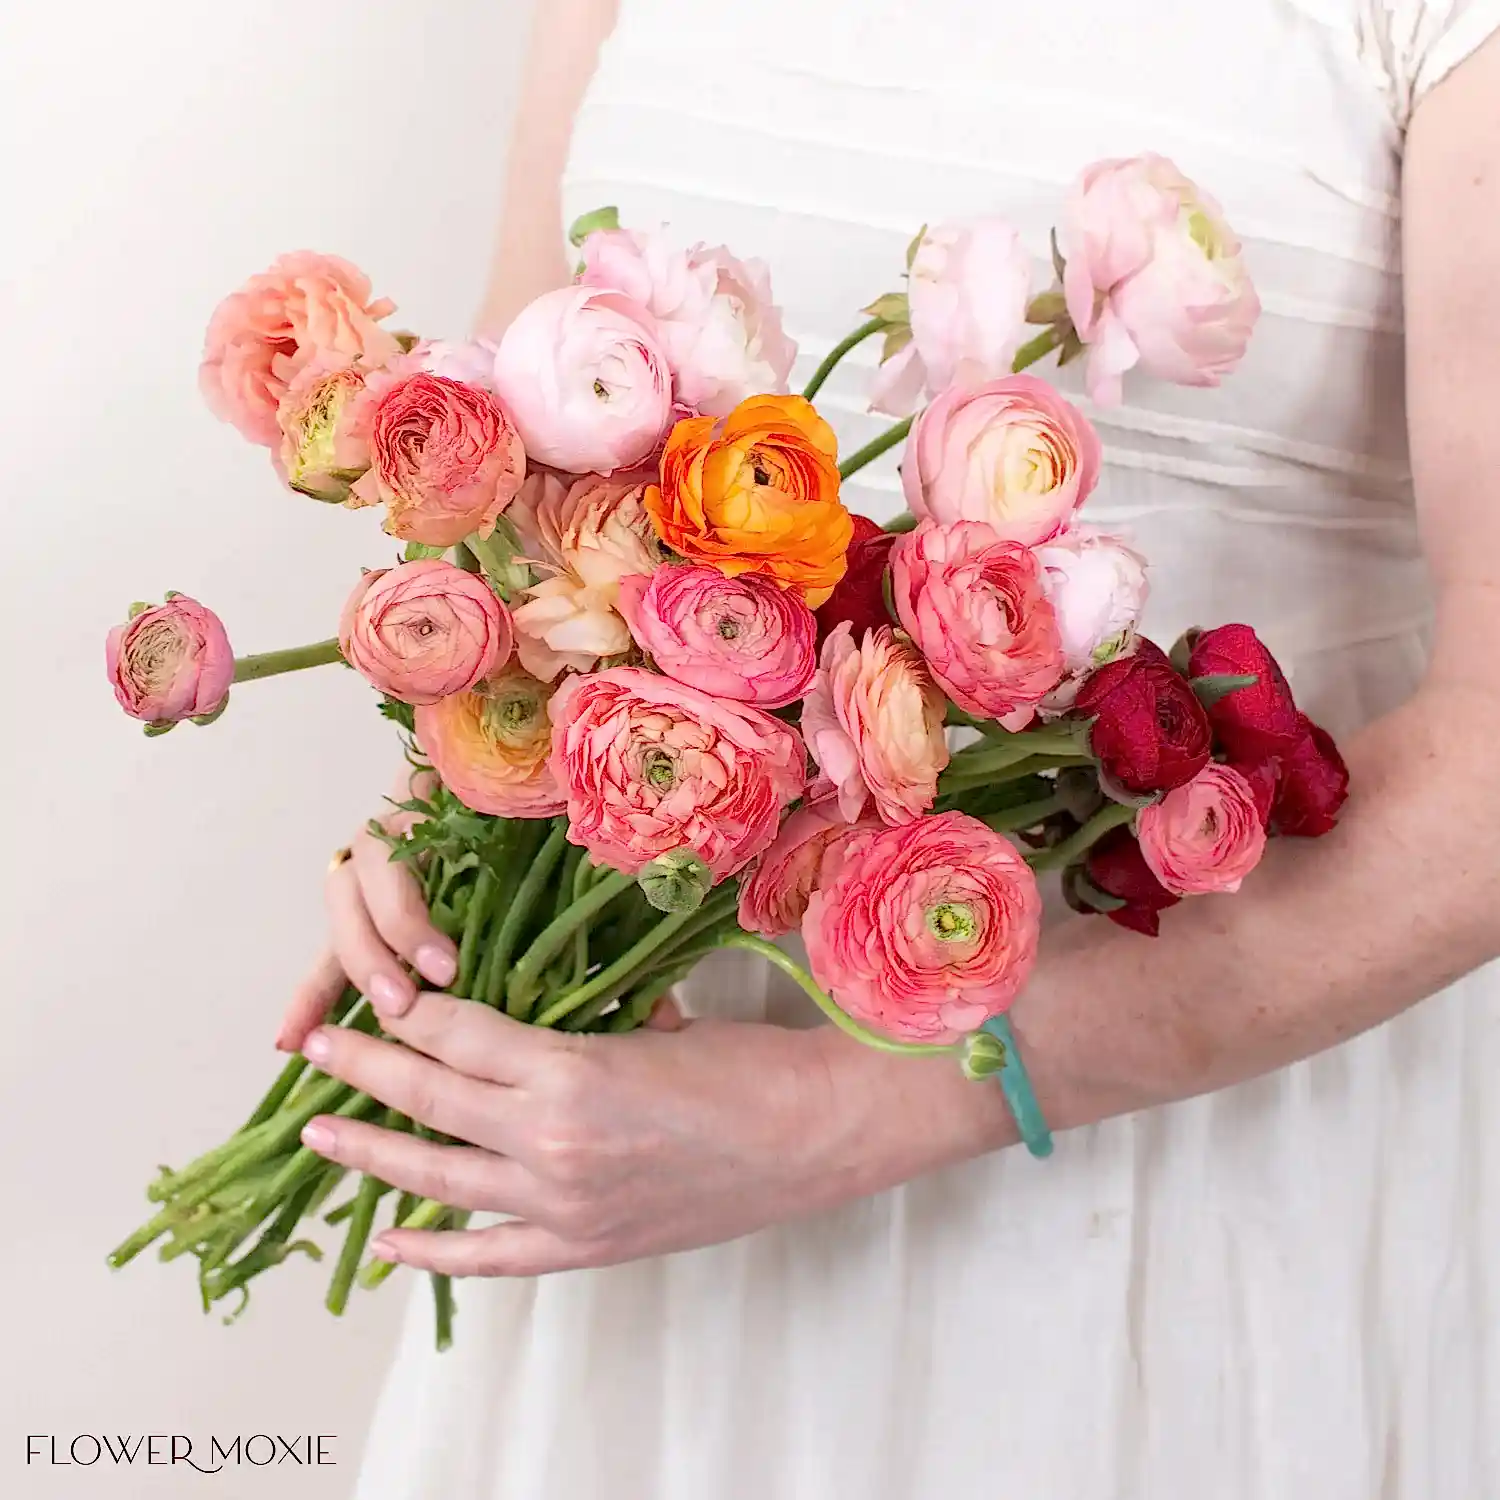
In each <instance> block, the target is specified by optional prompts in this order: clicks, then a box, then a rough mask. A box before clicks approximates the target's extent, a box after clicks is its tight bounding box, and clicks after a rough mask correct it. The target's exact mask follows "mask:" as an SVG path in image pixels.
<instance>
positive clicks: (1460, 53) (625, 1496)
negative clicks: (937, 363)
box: [359, 0, 1500, 1500]
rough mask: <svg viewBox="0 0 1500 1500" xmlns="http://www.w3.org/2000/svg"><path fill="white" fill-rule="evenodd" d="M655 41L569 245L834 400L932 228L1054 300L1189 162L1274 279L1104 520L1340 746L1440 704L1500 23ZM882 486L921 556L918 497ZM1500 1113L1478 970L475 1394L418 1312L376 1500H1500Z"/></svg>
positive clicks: (468, 1294) (602, 83)
mask: <svg viewBox="0 0 1500 1500" xmlns="http://www.w3.org/2000/svg"><path fill="white" fill-rule="evenodd" d="M622 9H623V15H622V17H621V20H620V23H619V28H618V30H617V32H616V34H615V36H614V38H613V39H612V41H611V42H610V43H609V45H608V46H607V48H606V50H605V53H604V57H603V61H602V64H601V67H600V70H599V74H598V77H597V79H596V81H595V83H594V85H593V88H592V91H591V93H590V94H589V96H588V99H587V102H586V104H585V106H584V108H583V111H582V114H581V117H580V119H579V122H578V127H577V132H576V136H575V140H574V145H573V156H572V162H571V166H570V169H569V173H568V181H567V194H566V196H567V200H568V201H567V208H568V212H569V215H570V216H571V215H572V214H576V213H578V212H581V211H583V210H585V209H588V208H592V207H595V206H598V205H600V204H604V203H617V204H618V205H619V206H620V209H621V212H622V216H623V218H624V219H625V220H626V221H627V222H628V223H632V224H638V225H654V224H656V223H658V222H662V221H667V222H670V223H671V224H672V225H673V227H674V228H675V229H676V230H677V231H678V232H679V233H680V234H681V235H682V236H683V237H684V238H686V239H689V240H699V239H701V240H707V241H709V242H715V243H716V242H724V243H727V244H728V245H730V246H731V247H733V248H734V249H735V250H736V251H737V252H738V253H740V254H742V255H759V256H763V257H764V258H765V259H766V260H768V261H769V263H770V265H771V267H772V269H773V275H774V281H775V285H776V290H777V293H778V297H779V300H780V301H781V302H782V303H783V305H784V307H785V309H786V314H787V320H788V326H789V331H790V332H791V333H792V334H793V335H794V336H795V337H796V338H798V339H799V340H800V342H801V345H802V360H801V363H800V366H799V370H798V377H800V378H798V379H797V380H796V381H795V383H796V384H800V382H801V379H805V377H806V374H807V373H808V372H809V371H810V370H811V368H812V365H813V364H814V363H815V362H816V360H817V359H818V358H819V357H821V355H822V354H823V353H824V352H825V351H826V350H827V348H828V347H829V346H830V344H831V343H832V342H833V341H834V340H836V339H837V338H838V337H839V336H841V335H842V334H843V333H844V332H845V331H846V330H847V329H849V328H850V327H852V326H853V325H854V323H855V322H856V321H857V320H858V313H857V309H858V308H859V306H860V305H861V304H863V303H865V302H867V301H869V300H870V299H871V298H873V297H874V296H876V295H877V294H879V293H881V292H883V291H887V290H893V289H895V288H896V286H897V284H898V273H899V270H900V268H901V265H902V252H903V250H904V248H905V246H906V243H907V241H908V240H909V239H910V237H911V235H912V233H913V232H914V231H915V230H916V229H917V227H918V226H920V225H921V224H923V223H931V222H936V221H939V220H942V219H944V218H951V217H959V216H963V215H966V214H972V213H975V212H979V211H985V210H991V211H998V212H1000V213H1002V214H1004V215H1006V216H1007V217H1009V218H1010V219H1011V220H1012V221H1013V222H1014V223H1015V224H1016V225H1017V226H1018V227H1019V228H1020V230H1021V231H1022V233H1023V235H1024V236H1025V237H1026V238H1027V240H1028V241H1029V243H1030V244H1031V246H1032V247H1033V248H1034V250H1035V252H1036V255H1037V261H1038V279H1039V281H1040V279H1041V278H1042V276H1043V275H1044V257H1045V250H1046V236H1047V229H1048V227H1049V225H1050V224H1051V223H1052V222H1053V219H1054V217H1055V215H1056V212H1057V209H1058V205H1059V203H1060V201H1061V198H1062V195H1063V192H1064V190H1065V187H1066V185H1067V183H1068V182H1069V180H1070V179H1071V178H1072V177H1073V176H1074V175H1075V174H1076V173H1077V171H1078V170H1079V168H1081V167H1082V166H1083V165H1084V164H1085V163H1087V162H1089V161H1091V160H1094V159H1096V158H1099V157H1105V156H1123V155H1128V154H1131V153H1134V152H1138V151H1143V150H1155V151H1159V152H1162V153H1164V154H1166V155H1169V156H1171V157H1173V158H1174V159H1175V160H1176V161H1177V162H1178V163H1179V164H1180V165H1181V166H1182V167H1183V169H1184V170H1185V171H1186V172H1187V173H1188V174H1189V175H1190V176H1192V177H1194V178H1195V179H1197V180H1198V181H1199V182H1200V183H1202V184H1203V185H1204V186H1205V187H1207V188H1208V189H1209V190H1210V191H1211V192H1212V193H1213V194H1215V195H1216V196H1217V197H1218V198H1219V199H1220V200H1221V202H1222V203H1223V205H1224V207H1225V210H1226V213H1227V215H1228V217H1229V219H1230V222H1231V223H1232V224H1233V225H1234V226H1235V228H1236V229H1237V230H1238V231H1239V232H1240V233H1241V235H1242V236H1243V238H1244V239H1245V242H1246V245H1247V254H1248V256H1249V261H1250V265H1251V268H1252V271H1253V274H1254V277H1255V281H1256V283H1257V285H1258V287H1259V289H1260V293H1261V296H1262V300H1263V302H1264V306H1265V314H1264V317H1263V319H1262V322H1261V325H1260V328H1259V330H1258V332H1257V334H1256V337H1255V339H1254V342H1253V344H1252V347H1251V351H1250V353H1249V356H1248V358H1247V359H1246V361H1245V363H1244V365H1243V367H1242V368H1241V370H1240V371H1239V373H1238V374H1236V375H1235V376H1234V377H1232V378H1231V379H1230V380H1229V381H1228V382H1227V383H1226V384H1225V385H1224V387H1223V388H1222V389H1221V390H1219V391H1210V392H1203V391H1190V390H1181V389H1177V388H1174V387H1170V386H1162V385H1158V384H1155V383H1153V382H1150V381H1146V380H1142V379H1138V378H1128V379H1127V382H1126V399H1125V405H1124V406H1123V407H1121V408H1119V409H1116V410H1111V411H1092V413H1091V414H1092V415H1093V417H1094V419H1095V421H1096V422H1097V423H1098V424H1099V427H1100V431H1101V434H1102V436H1103V439H1104V442H1105V470H1104V478H1103V480H1102V482H1101V484H1100V487H1099V491H1098V494H1097V495H1096V497H1095V499H1094V500H1093V501H1092V502H1091V504H1090V508H1089V512H1088V513H1089V517H1090V519H1092V520H1094V521H1096V522H1103V523H1105V524H1118V525H1120V526H1124V527H1129V528H1130V529H1131V530H1133V532H1134V534H1135V536H1136V538H1137V539H1138V542H1139V544H1140V545H1141V546H1142V547H1143V548H1144V550H1145V551H1146V552H1147V554H1148V555H1149V557H1150V558H1151V560H1152V562H1153V564H1154V565H1155V574H1154V577H1155V585H1156V594H1155V598H1154V600H1153V604H1152V609H1151V614H1150V617H1149V619H1148V622H1147V623H1148V626H1149V627H1150V629H1151V631H1152V633H1153V634H1154V635H1155V636H1156V637H1157V638H1158V639H1162V640H1170V639H1172V638H1173V636H1174V635H1175V634H1176V632H1177V631H1178V630H1179V629H1180V628H1181V627H1183V626H1186V625H1188V624H1192V623H1197V622H1202V623H1209V622H1213V621H1216V620H1224V619H1239V618H1244V619H1247V620H1250V621H1252V622H1254V623H1255V624H1256V625H1258V626H1260V627H1262V629H1263V631H1264V634H1265V635H1266V636H1267V638H1268V639H1269V641H1270V642H1271V644H1272V646H1273V648H1274V649H1276V650H1277V651H1278V652H1279V654H1280V656H1281V659H1282V661H1283V662H1284V663H1286V665H1287V666H1288V667H1289V669H1290V671H1291V674H1292V678H1293V683H1294V686H1295V688H1296V690H1297V693H1298V696H1299V698H1300V699H1301V701H1302V702H1303V704H1304V705H1305V706H1306V707H1307V708H1308V710H1309V711H1310V712H1312V713H1313V715H1314V716H1315V717H1317V718H1319V719H1321V720H1323V721H1324V722H1326V723H1327V724H1328V725H1330V727H1332V728H1333V729H1334V730H1335V731H1338V732H1348V731H1349V730H1351V729H1353V728H1354V727H1356V726H1357V725H1359V724H1360V723H1361V722H1363V721H1365V720H1367V719H1369V718H1371V717H1372V716H1374V715H1377V714H1379V713H1381V712H1383V711H1385V710H1387V709H1389V708H1390V707H1392V706H1393V705H1394V704H1396V703H1397V702H1399V701H1400V700H1402V699H1403V698H1404V697H1405V696H1406V695H1407V694H1408V693H1409V692H1410V690H1411V689H1412V687H1413V685H1414V684H1415V682H1416V680H1417V677H1418V674H1419V672H1420V670H1421V666H1422V662H1423V659H1424V649H1425V632H1426V626H1427V621H1428V615H1429V595H1428V591H1427V587H1426V584H1425V581H1424V576H1423V569H1422V566H1421V561H1420V556H1419V549H1418V540H1417V533H1416V527H1415V520H1414V514H1413V507H1412V494H1411V482H1410V473H1409V468H1408V461H1407V449H1406V439H1405V432H1404V421H1403V393H1402V337H1401V276H1400V269H1399V264H1398V231H1399V183H1400V170H1401V150H1402V135H1403V127H1404V124H1405V122H1406V119H1407V118H1408V116H1409V113H1410V111H1411V109H1412V108H1413V106H1414V104H1415V102H1416V101H1417V100H1418V99H1419V98H1420V96H1421V95H1422V93H1423V92H1424V91H1425V90H1427V89H1428V88H1431V87H1432V86H1433V85H1435V84H1437V83H1438V82H1439V81H1440V80H1441V79H1442V78H1443V77H1444V76H1445V74H1447V73H1448V72H1449V71H1450V70H1451V69H1452V68H1453V67H1454V66H1455V65H1457V64H1458V63H1460V62H1461V61H1462V60H1463V59H1464V58H1465V57H1466V56H1467V55H1468V54H1469V53H1470V52H1471V51H1473V49H1474V48H1475V47H1477V46H1478V45H1479V44H1480V43H1481V42H1483V41H1484V40H1485V38H1486V37H1487V36H1488V35H1489V34H1490V33H1491V32H1492V31H1494V30H1496V29H1500V0H1428V3H1421V0H1383V3H1382V0H1196V3H1188V0H1109V3H1106V0H1045V3H1044V0H1005V3H1000V0H920V3H917V0H911V3H908V0H753V3H751V0H745V3H736V4H729V3H725V4H712V3H708V0H625V3H624V4H623V7H622ZM859 354H860V355H863V356H865V357H864V358H856V359H855V360H854V361H853V362H851V363H846V365H845V366H844V367H841V369H840V371H839V373H838V374H837V375H836V376H835V377H834V379H833V380H832V381H831V382H830V383H829V386H828V387H827V388H826V389H825V392H824V394H823V396H822V397H821V398H820V405H821V406H822V408H823V410H824V411H825V413H827V414H828V415H829V417H830V419H831V420H833V421H834V423H835V425H836V426H837V428H838V429H839V432H840V436H841V439H842V441H843V443H844V445H845V447H846V449H848V448H852V447H853V446H854V445H857V444H859V443H862V442H864V441H866V440H867V439H868V438H869V437H870V436H872V435H873V434H874V433H875V432H876V431H878V430H879V428H880V425H881V424H880V422H879V421H878V419H875V418H872V417H870V416H868V415H866V414H865V412H864V402H865V396H866V392H867V389H868V385H869V379H870V373H871V361H872V360H873V358H874V351H873V348H870V349H868V351H867V350H866V349H862V350H860V351H859ZM1064 383H1065V385H1067V387H1068V388H1069V389H1070V390H1072V389H1073V388H1074V387H1073V382H1072V381H1071V380H1066V381H1065V382H1064ZM850 492H851V500H852V503H853V504H854V505H855V506H856V507H857V508H860V509H864V510H866V511H868V512H869V513H871V514H873V515H875V516H877V517H880V516H884V515H888V514H890V513H891V512H892V511H893V510H894V509H895V507H896V506H897V504H898V500H899V489H898V485H897V482H896V478H895V470H894V466H893V465H892V466H891V467H889V468H884V469H881V470H876V471H869V472H867V473H866V474H862V475H861V476H860V479H859V482H858V483H857V484H852V485H851V486H850ZM1143 941H1144V939H1143ZM736 957H739V956H738V955H737V956H736ZM1204 998H1205V1002H1206V1003H1210V1002H1211V999H1212V997H1210V996H1206V997H1204ZM696 1001H697V1004H698V1006H699V1008H700V1009H710V1008H711V1009H716V1010H719V1011H730V1012H733V1013H735V1014H739V1015H741V1016H745V1015H758V1014H763V1013H767V1008H769V1013H770V1014H772V1015H774V1016H776V1017H777V1018H778V1019H781V1018H791V1019H794V1021H795V1020H797V1019H800V1018H797V1017H794V1015H793V1012H794V1010H795V1006H793V1005H792V1004H791V1002H789V1001H787V999H786V997H785V996H783V995H781V994H780V993H779V990H778V989H777V987H774V986H771V985H770V984H769V982H768V981H767V979H766V978H765V975H764V974H763V973H762V972H761V971H760V970H759V969H757V968H756V967H755V966H754V965H747V966H744V967H741V966H723V965H721V966H718V967H716V968H714V969H713V970H712V971H711V972H709V973H706V974H700V976H698V980H697V983H696ZM1497 1077H1500V976H1497V974H1496V972H1495V971H1494V970H1489V971H1482V972H1480V973H1478V974H1475V975H1473V976H1471V977H1470V978H1468V979H1466V980H1464V981H1463V982H1462V983H1460V984H1458V985H1455V986H1454V987H1453V988H1452V989H1451V990H1449V991H1447V992H1446V993H1444V994H1442V995H1439V996H1435V997H1434V998H1432V999H1430V1000H1428V1001H1427V1002H1426V1003H1425V1004H1423V1005H1421V1006H1419V1007H1417V1008H1416V1009H1415V1010H1414V1011H1412V1012H1409V1013H1408V1014H1407V1015H1405V1016H1404V1017H1402V1018H1401V1019H1399V1020H1397V1021H1395V1022H1394V1023H1392V1024H1390V1025H1387V1026H1385V1027H1382V1028H1381V1029H1379V1030H1378V1031H1376V1032H1374V1033H1371V1034H1369V1035H1367V1036H1365V1037H1362V1038H1361V1039H1359V1040H1357V1041H1355V1042H1352V1043H1350V1044H1348V1045H1346V1046H1344V1047H1341V1048H1339V1049H1337V1050H1335V1051H1332V1052H1329V1053H1326V1054H1324V1055H1323V1056H1320V1057H1316V1058H1314V1059H1312V1060H1311V1061H1309V1062H1305V1063H1302V1064H1300V1065H1298V1066H1296V1067H1293V1068H1290V1069H1288V1070H1286V1071H1284V1072H1281V1073H1278V1074H1276V1075H1274V1076H1272V1077H1268V1078H1265V1079H1262V1080H1260V1081H1258V1082H1255V1083H1251V1084H1249V1085H1246V1086H1244V1087H1241V1088H1236V1089H1232V1090H1229V1091H1227V1092H1224V1093H1220V1094H1217V1095H1214V1096H1212V1097H1209V1098H1203V1099H1198V1100H1195V1101H1192V1102H1189V1103H1186V1104H1180V1105H1176V1106H1173V1107H1170V1108H1165V1109H1157V1110H1152V1111H1149V1112H1146V1113H1142V1114H1140V1115H1137V1116H1134V1117H1132V1118H1128V1119H1121V1120H1115V1121H1111V1122H1109V1123H1106V1124H1103V1125H1100V1126H1097V1127H1094V1128H1090V1129H1085V1130H1077V1131H1074V1132H1072V1133H1070V1134H1068V1135H1066V1136H1064V1137H1062V1138H1060V1139H1059V1142H1058V1149H1057V1153H1056V1155H1055V1156H1054V1157H1053V1158H1052V1159H1051V1160H1049V1161H1047V1162H1044V1163H1039V1162H1035V1161H1033V1160H1031V1159H1030V1158H1028V1157H1027V1156H1026V1155H1024V1154H1023V1153H1021V1152H1018V1151H1011V1152H1004V1153H1000V1154H997V1155H995V1156H993V1157H991V1158H988V1159H985V1160H981V1161H977V1162H974V1163H971V1164H969V1165H966V1166H962V1167H958V1168H954V1169H950V1170H948V1171H945V1172H942V1173H938V1174H936V1175H933V1176H931V1177H928V1178H924V1179H922V1180H919V1181H916V1182H913V1183H911V1184H909V1185H908V1186H906V1187H904V1188H902V1189H900V1190H898V1191H895V1192H891V1193H887V1194H885V1195H883V1196H881V1197H878V1198H874V1199H869V1200H866V1201H862V1202H858V1203H854V1204H851V1205H849V1206H847V1207H845V1208H843V1209H842V1210H840V1211H837V1212H834V1213H830V1214H827V1215H824V1216H822V1217H820V1218H818V1219H816V1220H813V1221H810V1222H806V1223H802V1224H798V1225H794V1226H791V1227H786V1228H778V1229H772V1230H768V1231H765V1232H762V1233H760V1234H757V1235H753V1236H751V1237H749V1238H746V1239H743V1240H740V1241H738V1242H735V1243H733V1244H729V1245H724V1246H719V1247H716V1248H713V1249H709V1250H704V1251H699V1252H696V1253H692V1254H685V1255H679V1256H673V1257H669V1258H666V1259H660V1260H652V1261H647V1262H642V1263H638V1264H634V1265H627V1266H623V1267H619V1268H616V1269H611V1270H606V1271H599V1272H589V1273H577V1274H570V1275H564V1276H558V1277H553V1278H548V1279H543V1280H541V1281H535V1282H529V1281H528V1282H504V1281H491V1282H485V1281H472V1282H467V1283H464V1284H463V1285H462V1286H461V1287H460V1289H459V1322H458V1337H457V1344H456V1348H455V1349H454V1351H453V1352H451V1353H449V1354H446V1355H443V1356H438V1355H435V1354H434V1353H433V1352H432V1351H431V1340H432V1334H431V1311H430V1302H429V1298H428V1297H427V1295H426V1288H425V1287H422V1286H419V1287H418V1289H417V1290H418V1295H416V1296H415V1297H414V1298H413V1302H412V1313H411V1317H410V1319H409V1321H408V1326H407V1331H406V1335H405V1341H404V1346H403V1348H402V1351H401V1355H400V1358H399V1360H398V1363H397V1365H396V1368H395V1370H394V1373H393V1374H392V1376H391V1379H390V1382H389V1386H388V1389H387V1392H386V1395H385V1397H384V1400H383V1402H382V1404H381V1406H380V1409H379V1411H378V1413H377V1416H376V1419H375V1423H374V1428H373V1432H372V1436H371V1439H370V1445H369V1450H368V1456H367V1460H366V1464H365V1469H364V1474H363V1479H362V1484H361V1488H360V1490H359V1496H360V1500H1008V1497H1012V1496H1014V1497H1026V1500H1304V1497H1305V1500H1314V1497H1315V1500H1377V1497H1379V1500H1493V1497H1496V1496H1500V1322H1497V1320H1500V1271H1497V1259H1500V1160H1497V1153H1500V1088H1497V1087H1496V1086H1495V1083H1494V1080H1495V1079H1496V1078H1497ZM414 1280H415V1278H414Z"/></svg>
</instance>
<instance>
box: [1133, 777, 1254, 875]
mask: <svg viewBox="0 0 1500 1500" xmlns="http://www.w3.org/2000/svg"><path fill="white" fill-rule="evenodd" d="M1136 837H1137V838H1139V840H1140V843H1141V856H1142V858H1143V859H1144V860H1145V861H1146V863H1147V864H1148V865H1149V866H1150V867H1151V872H1152V874H1154V875H1155V876H1156V878H1157V879H1158V880H1159V881H1161V883H1162V885H1163V886H1164V887H1165V888H1166V889H1167V890H1169V891H1171V892H1172V894H1173V895H1174V896H1200V895H1208V894H1211V893H1212V892H1215V891H1225V892H1228V891H1237V890H1239V888H1240V882H1241V881H1242V880H1243V879H1244V878H1245V876H1247V875H1248V874H1249V873H1250V872H1251V870H1253V869H1254V868H1255V867H1256V865H1258V864H1259V863H1260V857H1261V855H1262V854H1264V853H1265V852H1266V830H1265V826H1264V824H1262V822H1261V819H1260V809H1259V808H1258V807H1257V805H1256V797H1255V789H1254V788H1253V787H1252V786H1251V785H1250V783H1249V782H1248V781H1247V780H1246V779H1245V777H1244V776H1243V775H1241V773H1240V772H1238V771H1236V770H1235V769H1234V767H1233V766H1223V765H1219V764H1217V763H1216V762H1210V763H1209V764H1208V765H1206V766H1205V767H1204V768H1203V769H1202V770H1201V771H1200V772H1199V773H1198V774H1197V775H1196V776H1195V777H1194V778H1193V779H1192V780H1191V781H1190V782H1188V783H1187V785H1186V786H1179V787H1175V788H1174V789H1173V790H1172V791H1170V792H1168V793H1167V795H1166V796H1165V797H1163V798H1162V799H1161V801H1160V802H1153V803H1152V804H1151V805H1150V806H1148V807H1143V808H1142V809H1141V810H1140V813H1139V815H1138V816H1137V818H1136Z"/></svg>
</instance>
